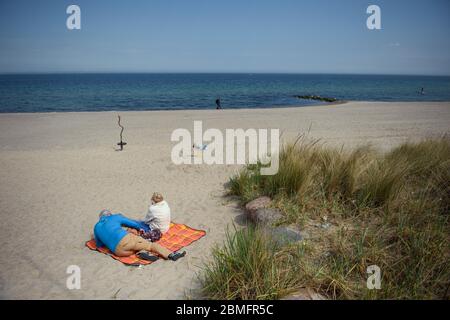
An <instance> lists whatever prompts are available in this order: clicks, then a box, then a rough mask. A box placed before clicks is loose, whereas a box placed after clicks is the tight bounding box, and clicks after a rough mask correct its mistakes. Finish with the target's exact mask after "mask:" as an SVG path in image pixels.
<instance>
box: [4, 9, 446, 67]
mask: <svg viewBox="0 0 450 320" xmlns="http://www.w3.org/2000/svg"><path fill="white" fill-rule="evenodd" d="M70 4H77V5H79V6H80V8H81V24H82V28H81V30H72V31H69V30H68V29H67V28H66V19H67V17H68V15H67V14H66V8H67V7H68V6H69V5H70ZM371 4H376V5H379V6H380V7H381V15H382V30H375V31H371V30H368V29H367V27H366V19H367V17H368V15H367V14H366V9H367V7H368V6H369V5H371ZM73 71H74V72H281V73H284V72H289V73H369V74H426V75H450V1H448V0H386V1H381V0H370V1H364V0H339V1H338V0H327V1H324V0H239V1H238V0H222V1H219V0H133V1H113V0H108V1H106V0H95V1H93V0H71V1H66V0H40V1H24V0H11V1H5V0H0V73H14V72H73Z"/></svg>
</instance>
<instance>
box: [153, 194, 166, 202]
mask: <svg viewBox="0 0 450 320" xmlns="http://www.w3.org/2000/svg"><path fill="white" fill-rule="evenodd" d="M163 200H164V197H163V195H162V194H161V193H159V192H155V193H153V195H152V201H154V202H155V203H158V202H161V201H163Z"/></svg>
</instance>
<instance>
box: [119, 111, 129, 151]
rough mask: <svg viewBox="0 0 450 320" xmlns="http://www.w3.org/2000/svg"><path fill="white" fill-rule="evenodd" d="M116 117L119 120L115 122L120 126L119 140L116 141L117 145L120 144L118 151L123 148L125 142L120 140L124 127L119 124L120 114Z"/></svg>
mask: <svg viewBox="0 0 450 320" xmlns="http://www.w3.org/2000/svg"><path fill="white" fill-rule="evenodd" d="M117 117H118V118H119V120H118V121H117V124H118V125H119V127H120V128H122V129H121V130H120V142H119V143H117V145H118V146H120V151H122V150H123V146H124V145H126V144H127V143H126V142H123V141H122V133H123V129H124V127H123V126H122V125H121V124H120V115H117Z"/></svg>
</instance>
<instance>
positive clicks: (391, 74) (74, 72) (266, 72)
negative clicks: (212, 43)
mask: <svg viewBox="0 0 450 320" xmlns="http://www.w3.org/2000/svg"><path fill="white" fill-rule="evenodd" d="M64 74H67V75H68V74H200V75H201V74H242V75H253V74H256V75H258V74H259V75H270V74H272V75H349V76H410V77H450V74H413V73H406V74H405V73H403V74H402V73H352V72H348V73H347V72H342V73H339V72H275V71H256V72H247V71H236V72H231V71H230V72H228V71H226V72H224V71H222V72H220V71H218V72H216V71H48V72H46V71H35V72H33V71H24V72H0V75H64Z"/></svg>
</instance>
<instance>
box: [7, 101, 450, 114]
mask: <svg viewBox="0 0 450 320" xmlns="http://www.w3.org/2000/svg"><path fill="white" fill-rule="evenodd" d="M367 103H370V104H446V103H448V104H450V101H370V100H342V101H336V102H329V103H324V104H316V105H286V106H284V105H283V106H268V107H254V108H223V109H220V110H217V109H215V108H211V109H154V110H103V111H99V110H94V111H44V112H42V111H38V112H0V117H1V116H11V115H50V114H96V113H100V114H103V113H113V112H116V113H140V112H142V113H147V112H151V113H153V112H155V113H157V112H230V111H232V112H233V111H240V110H242V111H262V110H292V109H299V108H300V109H305V108H318V107H330V106H342V105H348V104H367Z"/></svg>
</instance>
